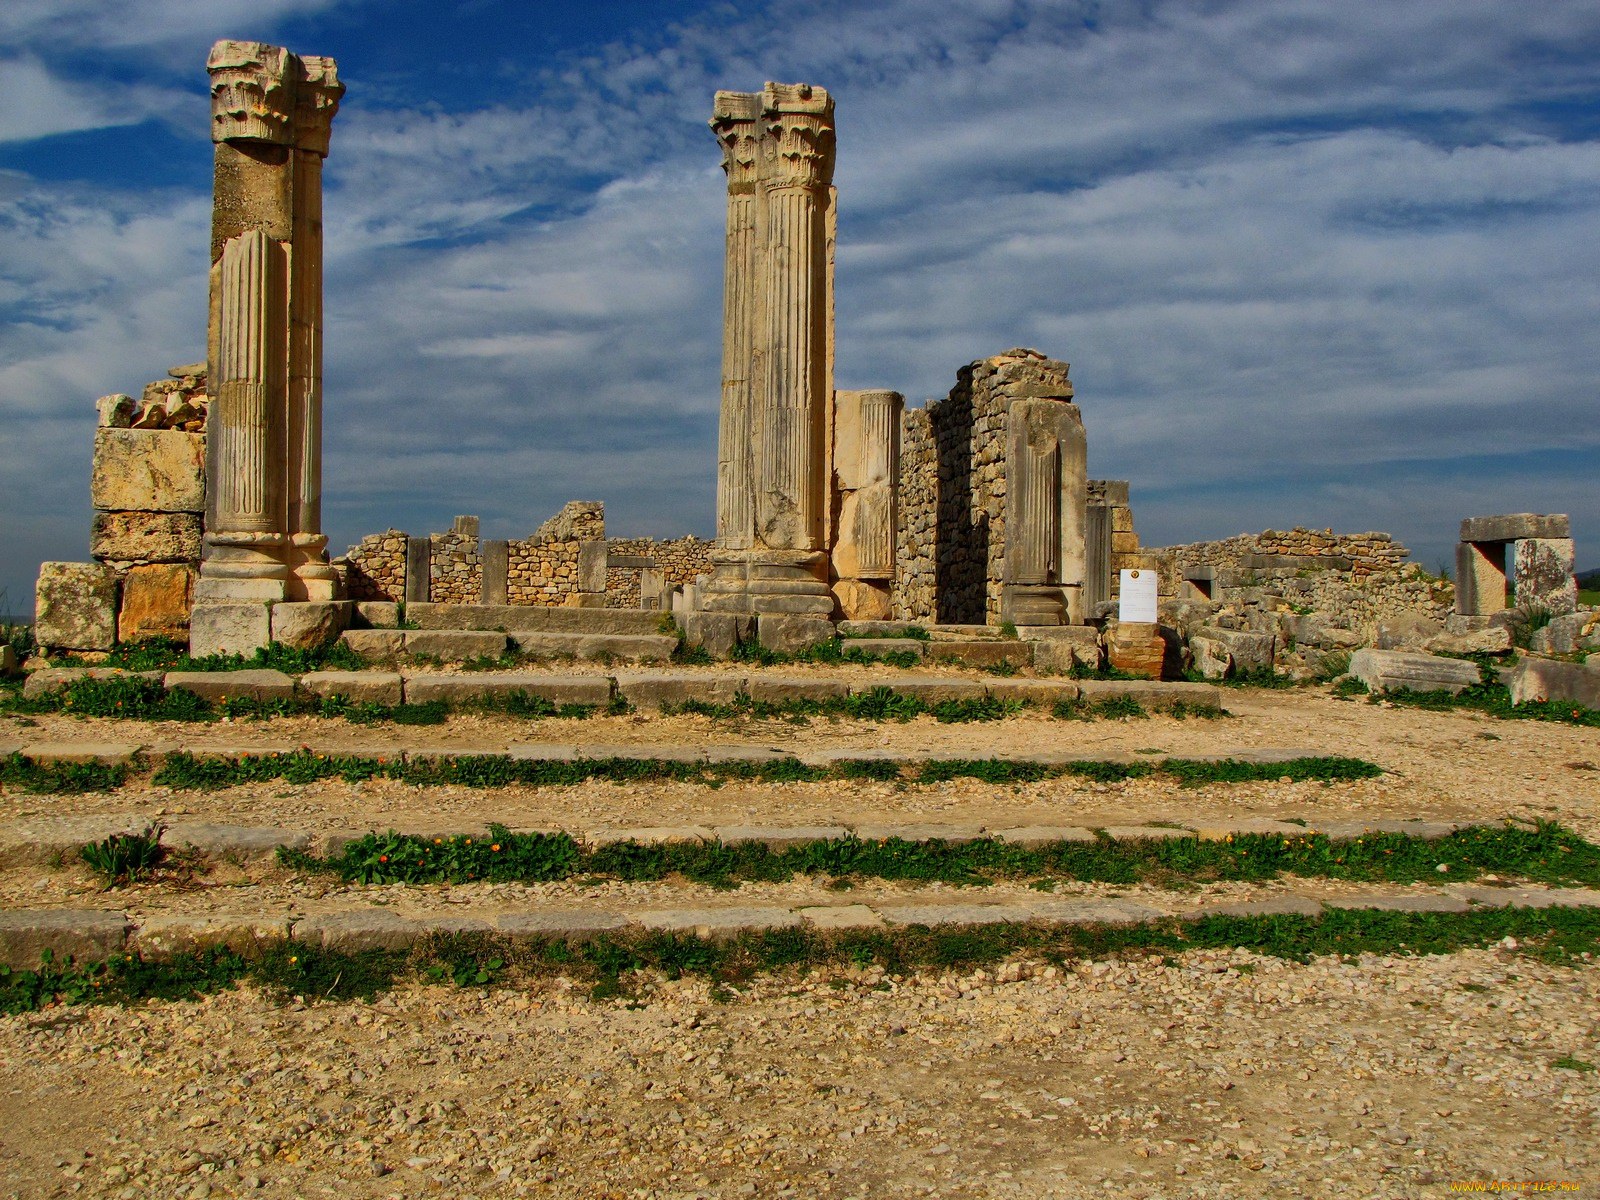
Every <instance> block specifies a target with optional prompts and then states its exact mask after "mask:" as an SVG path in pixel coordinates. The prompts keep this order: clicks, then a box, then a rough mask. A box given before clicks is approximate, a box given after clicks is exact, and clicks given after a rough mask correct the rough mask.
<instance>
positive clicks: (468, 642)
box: [405, 629, 506, 662]
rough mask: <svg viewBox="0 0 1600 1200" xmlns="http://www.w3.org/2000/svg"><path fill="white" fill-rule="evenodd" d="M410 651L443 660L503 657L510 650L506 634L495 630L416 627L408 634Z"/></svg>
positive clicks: (408, 650)
mask: <svg viewBox="0 0 1600 1200" xmlns="http://www.w3.org/2000/svg"><path fill="white" fill-rule="evenodd" d="M405 647H406V653H407V654H412V655H426V656H427V657H430V658H437V659H440V660H441V661H443V662H461V661H463V660H465V659H469V658H481V657H484V656H485V655H487V656H488V657H489V658H499V657H500V656H501V655H502V654H504V653H505V652H506V635H505V634H503V633H497V632H495V631H493V630H468V629H460V630H455V629H413V630H408V631H407V632H406V635H405Z"/></svg>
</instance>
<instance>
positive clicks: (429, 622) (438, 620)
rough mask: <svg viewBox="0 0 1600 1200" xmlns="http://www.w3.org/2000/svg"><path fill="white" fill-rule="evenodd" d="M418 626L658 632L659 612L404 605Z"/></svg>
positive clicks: (560, 631) (508, 629) (606, 609)
mask: <svg viewBox="0 0 1600 1200" xmlns="http://www.w3.org/2000/svg"><path fill="white" fill-rule="evenodd" d="M406 620H407V621H411V622H414V623H415V624H416V626H417V628H418V629H478V630H499V631H500V632H502V633H512V634H514V633H589V634H602V633H604V634H631V635H636V636H637V635H651V634H660V633H661V614H660V613H659V612H650V611H647V610H645V609H638V608H545V607H541V606H538V605H529V604H432V603H412V604H407V605H406Z"/></svg>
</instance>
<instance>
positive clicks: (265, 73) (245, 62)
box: [206, 41, 296, 145]
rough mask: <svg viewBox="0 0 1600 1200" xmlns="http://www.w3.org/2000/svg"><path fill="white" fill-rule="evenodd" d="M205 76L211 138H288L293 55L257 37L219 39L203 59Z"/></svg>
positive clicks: (278, 141) (274, 140) (277, 140)
mask: <svg viewBox="0 0 1600 1200" xmlns="http://www.w3.org/2000/svg"><path fill="white" fill-rule="evenodd" d="M206 70H207V71H208V72H209V73H210V75H211V140H212V141H213V142H233V141H251V142H272V143H274V144H277V145H287V144H288V143H289V142H290V141H291V140H292V134H291V128H292V124H293V117H294V97H295V82H296V80H295V77H294V76H295V65H294V55H292V54H290V53H289V52H288V51H287V50H285V49H284V48H283V47H282V46H268V45H266V44H265V43H263V42H232V41H221V42H218V43H217V44H216V45H214V46H212V47H211V54H210V55H209V57H207V59H206Z"/></svg>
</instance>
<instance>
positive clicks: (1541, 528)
mask: <svg viewBox="0 0 1600 1200" xmlns="http://www.w3.org/2000/svg"><path fill="white" fill-rule="evenodd" d="M1571 536H1572V525H1571V522H1570V521H1568V520H1567V517H1566V514H1565V513H1550V514H1543V513H1506V514H1503V515H1501V516H1496V517H1468V518H1467V519H1466V520H1464V521H1462V522H1461V540H1462V541H1463V542H1520V541H1522V539H1523V538H1569V537H1571Z"/></svg>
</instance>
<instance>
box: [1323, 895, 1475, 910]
mask: <svg viewBox="0 0 1600 1200" xmlns="http://www.w3.org/2000/svg"><path fill="white" fill-rule="evenodd" d="M1322 903H1323V906H1324V907H1325V908H1337V909H1357V908H1363V909H1370V910H1375V911H1378V912H1466V911H1467V909H1469V908H1471V907H1472V906H1471V905H1470V904H1468V903H1467V902H1466V901H1465V900H1462V899H1459V898H1458V897H1456V896H1437V895H1427V896H1344V897H1341V898H1339V899H1337V900H1324V901H1323V902H1322Z"/></svg>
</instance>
